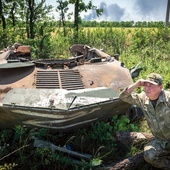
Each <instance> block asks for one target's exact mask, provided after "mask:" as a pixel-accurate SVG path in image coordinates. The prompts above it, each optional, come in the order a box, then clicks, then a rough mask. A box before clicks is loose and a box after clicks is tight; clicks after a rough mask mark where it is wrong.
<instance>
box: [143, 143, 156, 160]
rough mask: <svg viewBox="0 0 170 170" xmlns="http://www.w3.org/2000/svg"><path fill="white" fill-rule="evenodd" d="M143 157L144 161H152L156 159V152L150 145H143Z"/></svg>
mask: <svg viewBox="0 0 170 170" xmlns="http://www.w3.org/2000/svg"><path fill="white" fill-rule="evenodd" d="M144 159H145V161H147V162H149V163H152V162H155V160H156V152H155V149H154V148H153V147H152V146H145V148H144Z"/></svg>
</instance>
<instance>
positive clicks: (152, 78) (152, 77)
mask: <svg viewBox="0 0 170 170" xmlns="http://www.w3.org/2000/svg"><path fill="white" fill-rule="evenodd" d="M145 82H148V83H152V84H155V85H162V83H163V79H162V76H161V75H160V74H157V73H151V74H149V75H148V76H147V77H146V80H145Z"/></svg>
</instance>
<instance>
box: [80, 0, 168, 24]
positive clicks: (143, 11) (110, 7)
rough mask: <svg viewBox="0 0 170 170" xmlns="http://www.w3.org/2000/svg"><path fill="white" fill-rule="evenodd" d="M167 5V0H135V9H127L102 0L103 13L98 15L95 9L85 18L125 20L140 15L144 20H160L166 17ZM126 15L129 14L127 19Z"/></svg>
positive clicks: (100, 6)
mask: <svg viewBox="0 0 170 170" xmlns="http://www.w3.org/2000/svg"><path fill="white" fill-rule="evenodd" d="M129 2H130V1H129ZM166 5H167V0H135V3H134V6H133V11H127V10H126V8H121V7H120V6H119V5H118V4H117V3H114V4H106V3H105V2H101V3H100V5H99V8H102V9H103V14H102V15H101V16H99V17H98V16H97V15H96V11H94V10H93V11H91V12H90V13H89V14H87V15H85V16H84V18H83V20H99V21H101V20H104V21H123V20H133V16H135V15H138V16H140V18H141V19H142V20H151V21H156V20H157V21H160V20H164V18H165V14H166ZM126 16H128V18H127V19H126Z"/></svg>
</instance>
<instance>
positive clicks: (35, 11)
mask: <svg viewBox="0 0 170 170" xmlns="http://www.w3.org/2000/svg"><path fill="white" fill-rule="evenodd" d="M22 3H23V4H21V6H22V11H23V14H22V17H23V18H25V22H26V31H27V38H30V39H34V37H35V25H36V24H37V22H41V21H43V20H45V19H47V14H49V13H50V12H51V9H52V6H51V5H50V6H46V5H45V0H41V1H40V2H38V3H35V0H25V1H22Z"/></svg>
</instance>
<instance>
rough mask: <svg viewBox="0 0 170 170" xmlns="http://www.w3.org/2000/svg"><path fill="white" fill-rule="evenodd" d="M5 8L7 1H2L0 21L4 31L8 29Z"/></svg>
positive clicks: (0, 0)
mask: <svg viewBox="0 0 170 170" xmlns="http://www.w3.org/2000/svg"><path fill="white" fill-rule="evenodd" d="M4 6H5V1H3V0H0V17H1V18H0V19H1V23H2V28H3V30H4V29H5V28H6V20H5V14H4V8H5V7H4Z"/></svg>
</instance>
